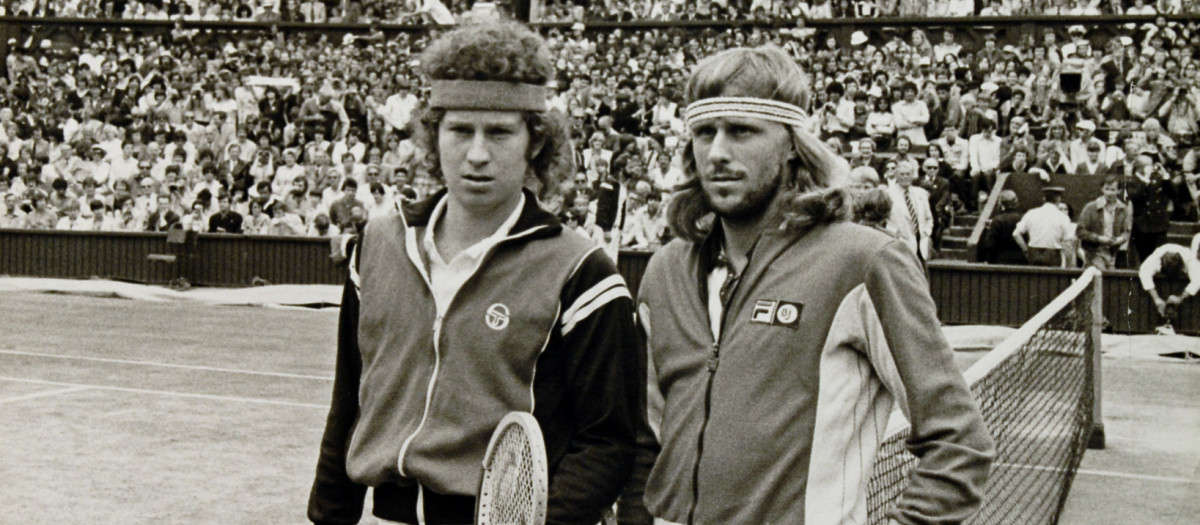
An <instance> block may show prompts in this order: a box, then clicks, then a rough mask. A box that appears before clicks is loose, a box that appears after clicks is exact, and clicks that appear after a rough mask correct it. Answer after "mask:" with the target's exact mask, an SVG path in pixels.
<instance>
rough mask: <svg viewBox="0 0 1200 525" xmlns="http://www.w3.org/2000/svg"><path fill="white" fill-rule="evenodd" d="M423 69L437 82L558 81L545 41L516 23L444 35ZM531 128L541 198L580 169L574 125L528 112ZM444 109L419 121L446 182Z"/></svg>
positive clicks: (434, 167) (433, 169)
mask: <svg viewBox="0 0 1200 525" xmlns="http://www.w3.org/2000/svg"><path fill="white" fill-rule="evenodd" d="M421 71H422V72H423V73H424V74H425V75H426V76H427V77H428V78H429V79H431V80H491V81H499V82H514V83H521V84H534V85H539V86H542V85H546V84H547V83H549V82H550V81H551V80H553V79H554V75H555V73H554V62H553V59H552V57H551V55H550V50H549V47H548V46H547V45H546V42H545V40H543V39H542V37H541V36H539V35H538V34H537V33H534V32H533V31H531V30H529V29H528V28H526V27H525V26H523V25H520V24H518V23H516V22H511V21H488V22H486V23H485V22H480V23H471V24H465V25H462V26H459V27H458V28H456V29H454V30H452V31H450V32H448V33H446V34H444V35H442V36H441V37H439V38H438V39H437V40H435V41H433V42H432V43H431V44H430V45H429V46H428V47H427V48H426V49H425V52H424V53H422V54H421ZM522 113H523V116H524V120H525V125H526V128H527V129H528V130H529V151H528V152H527V157H528V159H529V168H530V170H531V171H533V174H534V175H535V176H536V177H537V179H538V182H539V183H540V186H541V187H540V188H539V196H540V197H542V198H545V197H546V196H548V195H550V194H552V193H553V192H554V191H556V190H557V188H558V184H559V182H560V181H562V180H564V179H565V178H566V177H567V176H569V175H570V174H571V173H572V172H573V170H574V166H573V164H574V156H573V155H571V149H570V148H571V145H570V135H569V130H570V126H569V124H568V123H567V121H566V119H565V117H564V116H562V115H560V114H558V113H556V112H552V111H523V112H522ZM445 116H446V110H444V109H432V108H429V107H425V108H423V109H422V110H421V112H420V115H419V117H418V119H417V121H418V122H419V123H420V125H419V126H418V129H417V134H416V135H417V140H418V142H419V143H420V144H421V145H422V146H423V147H424V148H425V151H427V152H428V154H427V155H426V158H425V161H426V163H427V164H428V167H429V174H430V176H432V177H434V178H436V179H438V180H440V179H441V178H442V171H441V166H440V163H439V161H438V159H439V155H440V154H439V152H438V146H437V136H438V126H439V125H440V124H441V122H442V118H443V117H445Z"/></svg>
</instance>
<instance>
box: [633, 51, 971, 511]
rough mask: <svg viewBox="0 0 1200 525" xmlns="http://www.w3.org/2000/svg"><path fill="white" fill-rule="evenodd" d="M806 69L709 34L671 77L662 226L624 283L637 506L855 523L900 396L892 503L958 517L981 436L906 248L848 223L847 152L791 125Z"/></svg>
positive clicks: (798, 118) (802, 118)
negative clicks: (652, 455)
mask: <svg viewBox="0 0 1200 525" xmlns="http://www.w3.org/2000/svg"><path fill="white" fill-rule="evenodd" d="M807 85H809V82H807V81H806V78H805V74H804V72H803V71H802V70H801V69H800V68H799V67H798V66H797V65H796V64H795V62H793V61H792V60H791V59H790V58H789V57H788V56H787V55H786V53H784V52H783V51H782V50H780V49H779V48H776V47H759V48H753V49H748V48H738V49H732V50H727V51H724V52H722V53H720V54H717V55H714V56H712V57H709V58H707V59H705V60H703V61H701V63H699V64H698V65H697V66H696V68H695V70H694V71H693V72H692V74H691V77H690V78H689V80H688V83H687V86H686V97H687V100H688V102H689V105H688V108H687V112H686V123H687V126H688V127H689V129H690V130H691V137H692V138H691V142H690V144H689V145H688V146H687V149H686V159H685V163H686V167H685V169H686V172H687V173H688V175H689V176H690V182H689V183H687V184H686V185H685V187H684V188H683V189H681V190H680V191H679V192H677V193H676V194H675V195H674V197H673V199H672V203H671V206H670V208H669V216H670V220H671V223H672V227H673V229H674V230H675V231H676V232H677V233H678V238H677V239H676V240H675V241H672V242H671V243H670V244H668V245H667V246H665V247H664V248H663V249H661V250H660V251H659V252H658V253H656V254H655V255H654V256H653V258H651V260H650V263H649V266H648V267H647V269H646V273H645V276H644V278H643V280H642V286H641V290H640V292H639V295H638V320H639V323H640V325H641V327H642V328H643V330H644V332H645V335H646V337H647V338H648V347H649V354H650V357H651V359H650V361H649V362H650V365H651V372H652V373H651V378H650V379H651V381H652V382H653V384H652V385H651V387H650V388H649V392H650V400H651V402H649V403H648V406H649V407H651V408H652V413H651V414H650V416H651V417H650V423H651V427H652V428H653V429H654V430H655V433H656V436H657V437H658V443H660V444H661V450H660V451H659V452H658V454H657V459H656V461H655V463H654V467H653V470H652V471H651V473H650V475H649V479H648V481H647V483H646V496H645V501H646V504H647V508H648V510H649V511H650V513H651V514H652V515H653V516H655V517H656V518H657V520H658V522H659V523H662V522H669V523H687V524H689V525H693V524H694V525H701V524H703V525H710V524H711V525H717V524H732V523H737V524H745V523H777V524H782V523H787V524H793V525H794V524H804V523H808V524H829V523H837V524H845V523H866V522H867V521H866V518H867V504H866V499H867V498H866V496H867V482H868V480H869V478H870V476H871V471H872V467H873V466H874V460H875V456H876V451H877V449H878V446H879V443H880V441H881V440H882V439H883V437H884V431H885V427H886V425H887V421H888V416H889V414H890V413H891V412H892V408H893V407H894V406H896V405H899V407H900V408H901V409H902V410H903V412H904V414H905V415H906V416H908V419H909V421H911V423H912V436H911V438H910V439H909V440H908V447H909V450H911V451H912V452H913V454H915V455H916V456H917V458H919V464H918V465H917V466H916V467H915V468H914V469H913V472H914V475H913V476H912V479H911V483H910V484H909V486H908V488H907V490H906V491H905V492H904V494H903V495H902V496H901V498H900V500H899V503H898V505H897V507H896V508H895V509H894V510H893V511H892V512H891V514H890V518H891V519H892V520H893V521H894V522H898V523H904V524H910V525H912V524H923V523H959V522H961V521H963V520H964V519H966V518H967V517H968V516H970V515H971V513H972V512H974V510H975V509H976V508H977V506H978V505H979V503H980V497H981V496H980V494H981V489H982V486H983V483H984V481H985V480H986V479H987V475H988V469H989V466H990V463H991V459H992V457H993V449H994V444H993V442H992V439H991V437H990V436H989V435H988V432H987V430H986V429H985V427H984V423H983V419H982V417H981V416H980V413H979V408H978V406H977V403H976V401H975V400H974V398H973V397H972V395H971V393H970V391H969V390H968V389H967V385H966V382H965V381H964V380H963V377H962V375H961V374H960V372H959V370H958V368H957V366H956V365H955V362H954V356H953V354H952V351H951V349H950V346H949V344H948V343H947V341H946V339H945V337H944V336H943V335H942V331H941V326H940V324H939V322H938V319H937V313H936V311H935V309H934V303H933V300H932V299H931V298H930V295H929V289H928V284H927V283H926V280H925V277H924V275H923V273H922V271H921V267H920V265H919V263H918V261H917V258H916V256H915V254H914V253H913V252H912V250H910V249H908V248H907V247H906V246H905V244H904V243H903V242H902V241H900V240H898V239H895V238H893V237H892V236H890V235H888V234H886V233H884V232H880V231H878V230H877V229H874V228H869V227H865V226H861V225H857V224H853V223H852V222H850V221H848V220H847V219H848V216H849V214H850V208H851V206H852V205H851V203H850V201H849V198H848V197H847V192H846V190H845V189H843V186H844V185H845V184H846V179H847V178H848V177H849V172H850V168H849V165H848V164H847V163H846V161H845V160H844V159H842V158H841V157H839V156H837V155H836V154H835V153H834V152H833V151H831V150H829V149H827V148H826V146H825V145H824V144H822V143H821V142H820V141H819V140H818V139H817V138H816V137H815V136H813V135H812V134H810V133H809V132H807V131H805V130H806V129H808V124H809V122H810V120H809V118H808V115H807V114H806V113H805V112H804V110H803V109H802V108H804V107H806V105H807V99H808V93H807V91H806V90H805V88H804V87H803V86H807ZM650 450H651V449H648V453H649V451H650Z"/></svg>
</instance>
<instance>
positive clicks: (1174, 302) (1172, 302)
mask: <svg viewBox="0 0 1200 525" xmlns="http://www.w3.org/2000/svg"><path fill="white" fill-rule="evenodd" d="M1182 302H1183V296H1182V295H1172V296H1170V297H1168V298H1167V305H1168V306H1179V303H1182Z"/></svg>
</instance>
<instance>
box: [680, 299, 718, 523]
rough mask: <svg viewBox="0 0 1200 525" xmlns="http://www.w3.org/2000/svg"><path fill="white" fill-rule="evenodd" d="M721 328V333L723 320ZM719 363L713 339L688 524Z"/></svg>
mask: <svg viewBox="0 0 1200 525" xmlns="http://www.w3.org/2000/svg"><path fill="white" fill-rule="evenodd" d="M722 317H723V316H722ZM721 328H722V330H721V331H722V333H723V332H724V328H725V327H724V322H722V326H721ZM720 364H721V343H720V342H719V341H713V344H712V351H711V352H710V353H709V355H708V384H707V386H706V387H705V389H704V419H702V420H700V434H699V435H698V436H697V437H696V462H695V464H694V465H693V466H692V508H691V509H689V510H688V519H687V522H688V525H695V523H696V505H697V504H698V503H699V501H700V457H701V456H702V455H704V432H705V431H706V430H708V415H709V413H710V412H711V411H712V388H713V378H714V377H715V376H716V375H717V366H718V365H720Z"/></svg>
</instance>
